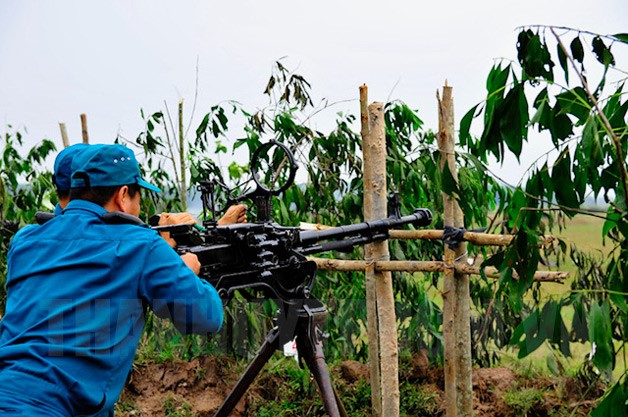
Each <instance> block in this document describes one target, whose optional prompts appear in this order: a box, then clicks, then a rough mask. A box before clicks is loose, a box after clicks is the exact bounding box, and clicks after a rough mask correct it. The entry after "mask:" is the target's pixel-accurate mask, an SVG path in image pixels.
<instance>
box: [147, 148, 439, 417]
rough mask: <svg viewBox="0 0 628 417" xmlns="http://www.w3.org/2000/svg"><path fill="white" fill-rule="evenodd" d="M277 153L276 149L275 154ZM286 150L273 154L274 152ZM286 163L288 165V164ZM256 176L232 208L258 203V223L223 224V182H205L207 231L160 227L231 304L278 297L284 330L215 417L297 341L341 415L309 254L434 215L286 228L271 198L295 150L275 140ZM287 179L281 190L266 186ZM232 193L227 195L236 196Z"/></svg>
mask: <svg viewBox="0 0 628 417" xmlns="http://www.w3.org/2000/svg"><path fill="white" fill-rule="evenodd" d="M275 147H276V148H275ZM273 149H274V150H275V151H277V150H279V151H280V152H279V153H278V154H277V153H275V154H272V155H270V154H269V153H270V152H269V151H270V150H273ZM262 161H265V162H269V163H270V162H273V163H275V164H277V165H278V167H280V168H281V167H283V169H284V172H277V171H276V170H274V169H266V168H262V167H261V165H262ZM286 161H287V163H286ZM251 171H252V173H253V179H254V181H255V183H256V184H257V188H256V189H255V190H253V191H252V192H249V193H246V194H244V195H243V196H240V197H237V198H233V197H231V196H229V198H228V201H229V202H231V203H235V202H239V201H242V200H245V199H250V200H253V201H254V204H255V209H256V210H255V211H256V213H257V220H256V221H255V222H251V223H244V224H236V225H229V226H217V225H216V222H215V221H214V219H215V218H216V212H217V210H216V208H215V205H214V202H215V198H214V196H213V195H209V194H208V193H210V192H212V193H213V191H214V190H215V187H216V186H222V187H224V184H222V183H220V182H217V181H214V182H208V183H204V184H202V185H201V186H200V187H199V189H200V191H201V193H202V194H203V195H202V200H203V206H204V207H203V210H204V212H205V217H206V218H207V217H210V216H208V212H211V218H210V220H207V221H204V223H203V225H204V226H205V228H204V229H203V230H202V231H200V232H199V231H198V230H196V229H194V228H193V227H190V226H189V225H179V226H166V227H157V228H156V229H158V230H164V231H169V232H170V233H171V237H172V238H173V239H175V240H176V241H177V243H178V246H177V250H178V251H180V252H191V253H194V254H196V255H197V256H198V259H199V262H200V263H201V271H200V273H199V276H200V277H201V278H203V279H205V280H207V281H208V282H210V283H211V284H212V285H213V286H214V287H215V288H216V290H217V291H218V294H220V296H221V298H222V299H223V301H224V302H225V303H227V302H228V301H229V300H231V298H232V297H233V295H234V293H235V292H236V291H238V292H240V293H243V294H244V295H245V297H247V298H257V296H256V295H257V294H258V293H261V294H262V296H263V298H264V299H272V300H274V301H275V302H276V304H277V305H278V307H279V308H278V312H277V316H276V322H277V325H276V327H275V328H273V329H272V330H271V331H270V332H269V333H268V335H267V336H266V339H265V341H264V343H263V344H262V346H261V348H260V349H259V351H258V352H257V354H256V356H255V358H254V359H253V361H252V362H251V364H250V365H249V367H248V368H247V370H246V371H245V372H244V374H243V375H242V377H241V378H240V380H239V381H238V382H237V383H236V385H235V387H234V388H233V390H232V391H231V393H230V394H229V395H228V396H227V398H226V399H225V401H224V403H223V404H222V406H221V407H220V408H219V409H218V411H217V413H216V417H226V416H228V415H229V414H230V413H231V411H233V409H234V407H235V406H236V404H237V403H238V401H239V400H240V399H241V398H242V396H243V395H244V393H245V392H246V391H247V389H248V388H249V387H250V385H251V383H252V382H253V380H254V379H255V377H256V376H257V375H258V374H259V372H260V371H261V369H262V368H263V367H264V365H265V364H266V362H268V360H269V359H270V357H271V356H272V354H273V353H274V352H275V350H278V349H279V348H281V347H282V346H283V345H284V344H285V343H287V342H290V341H292V340H294V339H295V338H296V344H297V352H298V354H299V358H300V359H302V360H303V361H304V362H305V364H306V365H307V366H308V368H309V370H310V372H311V373H312V374H313V376H314V378H315V380H316V382H317V384H318V387H319V392H320V394H321V397H322V400H323V404H324V406H325V410H326V412H327V414H328V415H329V416H330V417H340V416H341V414H340V412H341V406H339V401H338V399H337V398H336V395H335V393H334V390H333V387H332V384H331V379H330V376H329V370H328V368H327V365H326V363H325V356H324V354H323V339H324V337H323V332H322V330H321V327H322V325H323V324H324V322H325V320H326V318H327V309H326V308H325V306H324V305H323V304H322V303H321V302H320V301H319V300H317V299H316V298H314V297H313V296H312V287H313V285H314V282H315V278H316V264H315V263H314V262H313V261H310V260H307V258H306V255H311V254H316V253H321V252H326V251H330V250H336V251H350V250H352V249H353V248H354V247H355V246H358V245H363V244H366V243H370V242H374V241H381V240H385V239H387V238H388V231H389V230H390V229H393V228H396V227H400V226H403V225H407V224H412V225H414V226H426V225H428V224H429V223H430V222H431V220H432V214H431V213H430V211H429V210H427V209H416V210H415V211H414V213H412V214H410V215H407V216H403V217H402V216H400V215H399V210H398V208H396V209H393V210H392V211H393V212H394V213H395V214H394V215H393V216H391V217H388V218H384V219H378V220H373V221H368V222H363V223H357V224H350V225H345V226H339V227H334V228H331V229H326V230H322V231H302V230H300V229H299V228H296V227H286V226H281V225H279V224H277V223H274V222H272V221H271V219H270V214H271V212H272V205H271V197H272V196H273V195H277V194H279V193H280V192H282V191H284V190H286V189H287V188H288V187H289V186H290V185H291V184H292V182H293V181H294V176H295V171H296V163H295V162H294V157H293V155H292V153H291V152H290V150H289V149H288V148H287V147H286V146H285V145H283V144H281V143H278V142H275V141H271V142H270V143H268V144H266V145H262V146H261V147H260V148H258V149H257V150H256V152H255V153H254V154H253V156H252V160H251ZM262 178H265V179H267V180H271V182H274V181H276V180H277V179H283V180H284V181H285V183H284V184H283V185H282V186H280V187H279V188H272V187H270V186H267V185H263V184H262V183H261V181H262V180H261V179H262ZM231 191H232V190H228V194H231Z"/></svg>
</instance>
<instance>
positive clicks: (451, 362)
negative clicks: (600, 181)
mask: <svg viewBox="0 0 628 417" xmlns="http://www.w3.org/2000/svg"><path fill="white" fill-rule="evenodd" d="M437 101H438V116H439V123H438V124H439V129H438V134H437V140H438V146H439V150H440V152H441V169H443V167H444V165H445V164H447V165H448V168H449V171H450V172H451V173H452V175H453V177H454V180H456V181H457V180H458V174H457V167H456V164H455V133H454V111H453V95H452V87H450V86H448V85H447V83H445V86H444V87H443V93H442V98H441V95H440V93H439V92H437ZM367 102H368V90H367V87H366V86H365V85H363V86H361V87H360V115H361V126H362V128H361V134H362V141H363V148H362V149H363V157H364V219H365V220H366V221H368V220H372V219H375V218H378V217H386V216H387V214H386V204H387V203H386V172H385V169H386V168H385V167H386V135H385V123H384V104H383V103H378V102H374V103H372V104H370V105H368V106H367ZM443 203H444V204H443V205H444V226H453V227H464V217H463V213H462V210H461V209H460V206H459V205H458V202H457V201H456V199H455V198H454V197H453V196H450V195H448V194H446V193H443ZM304 227H306V228H319V229H320V228H325V227H328V226H323V225H304ZM390 238H391V239H432V240H436V239H442V238H443V231H442V230H417V231H391V233H390ZM512 239H513V236H512V235H493V234H486V233H474V232H465V233H464V236H463V240H464V242H459V243H458V244H456V245H455V247H454V248H453V249H451V248H450V247H449V245H445V253H444V258H443V261H437V262H434V261H390V260H388V256H389V255H388V246H387V243H386V242H379V243H372V244H369V245H367V246H366V247H365V251H364V254H365V260H363V261H357V260H335V259H322V258H313V257H311V258H310V259H312V260H314V261H315V262H316V264H317V265H318V268H319V269H324V270H336V271H361V270H363V271H365V274H366V300H367V320H368V326H367V329H368V340H369V367H370V373H371V395H372V398H371V400H372V407H373V415H374V416H376V417H381V416H383V417H398V416H399V380H398V375H399V372H398V350H397V334H396V317H395V309H394V296H393V290H392V277H391V271H406V272H419V271H421V272H442V273H443V290H442V295H443V339H444V348H445V366H444V371H445V400H446V415H447V417H471V416H472V415H473V392H472V380H471V378H472V364H471V328H470V323H471V306H470V300H471V295H470V293H469V276H470V275H480V274H482V273H484V274H485V275H486V276H487V277H490V278H498V277H499V274H498V271H497V270H496V269H495V268H493V267H489V268H485V269H484V270H483V271H481V270H480V267H479V266H474V265H469V264H468V263H467V255H466V249H465V246H466V243H465V242H470V243H472V244H474V245H492V246H505V245H508V244H510V242H511V241H512ZM551 240H552V238H551V237H550V238H546V240H545V241H544V242H541V245H547V244H550V243H551ZM568 276H569V275H568V273H566V272H553V271H537V272H536V273H535V275H534V280H535V281H538V282H560V281H562V280H564V279H566V278H568ZM515 277H516V276H515Z"/></svg>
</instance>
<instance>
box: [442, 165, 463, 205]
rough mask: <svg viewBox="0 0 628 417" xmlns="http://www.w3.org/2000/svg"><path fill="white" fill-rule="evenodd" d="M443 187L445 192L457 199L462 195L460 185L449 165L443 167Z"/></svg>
mask: <svg viewBox="0 0 628 417" xmlns="http://www.w3.org/2000/svg"><path fill="white" fill-rule="evenodd" d="M442 187H443V192H444V193H445V194H448V195H450V196H451V197H454V198H457V197H458V196H459V195H460V190H459V189H458V184H457V182H456V180H455V179H454V176H453V175H452V173H451V171H450V170H449V164H444V166H443V178H442Z"/></svg>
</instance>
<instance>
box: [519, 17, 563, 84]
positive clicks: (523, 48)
mask: <svg viewBox="0 0 628 417" xmlns="http://www.w3.org/2000/svg"><path fill="white" fill-rule="evenodd" d="M517 41H518V42H517V58H518V59H519V63H520V64H521V67H522V68H523V70H524V72H525V73H526V74H527V75H528V77H530V78H537V77H542V78H545V79H546V80H548V81H553V80H554V75H553V73H552V68H553V67H554V62H553V61H552V59H551V54H550V53H549V51H548V49H547V45H546V44H545V43H544V42H543V41H542V40H541V37H540V36H539V34H538V33H534V32H532V31H531V30H529V29H528V30H524V31H521V32H519V36H518V38H517Z"/></svg>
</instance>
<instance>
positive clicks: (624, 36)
mask: <svg viewBox="0 0 628 417" xmlns="http://www.w3.org/2000/svg"><path fill="white" fill-rule="evenodd" d="M612 36H613V38H615V39H617V40H618V41H620V42H623V43H628V33H616V34H614V35H612Z"/></svg>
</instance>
